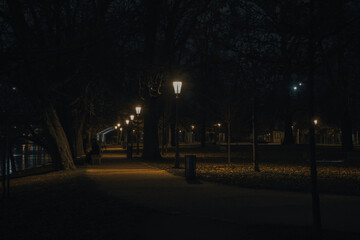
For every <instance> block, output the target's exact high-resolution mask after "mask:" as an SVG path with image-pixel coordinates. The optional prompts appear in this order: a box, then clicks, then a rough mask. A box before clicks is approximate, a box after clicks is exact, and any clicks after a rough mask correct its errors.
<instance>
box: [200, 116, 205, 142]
mask: <svg viewBox="0 0 360 240" xmlns="http://www.w3.org/2000/svg"><path fill="white" fill-rule="evenodd" d="M200 131H201V132H200V137H201V139H200V141H201V147H203V148H204V147H205V145H206V112H205V111H203V114H202V119H201V129H200Z"/></svg>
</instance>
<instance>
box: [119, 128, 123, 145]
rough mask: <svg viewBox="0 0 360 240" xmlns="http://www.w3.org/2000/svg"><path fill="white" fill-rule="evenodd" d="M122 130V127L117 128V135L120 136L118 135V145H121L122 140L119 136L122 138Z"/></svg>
mask: <svg viewBox="0 0 360 240" xmlns="http://www.w3.org/2000/svg"><path fill="white" fill-rule="evenodd" d="M122 130H123V128H122V127H120V128H119V132H120V133H119V135H120V137H119V139H120V141H119V145H120V146H121V145H122V141H121V138H122Z"/></svg>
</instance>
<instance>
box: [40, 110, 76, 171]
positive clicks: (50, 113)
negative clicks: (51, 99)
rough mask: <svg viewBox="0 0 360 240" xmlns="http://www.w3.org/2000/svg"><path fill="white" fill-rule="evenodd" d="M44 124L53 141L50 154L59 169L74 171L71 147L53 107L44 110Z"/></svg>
mask: <svg viewBox="0 0 360 240" xmlns="http://www.w3.org/2000/svg"><path fill="white" fill-rule="evenodd" d="M44 123H45V127H46V128H47V130H48V134H49V137H50V140H51V148H50V149H49V150H50V154H51V156H52V158H53V160H54V161H55V164H56V167H57V168H59V169H66V170H68V169H74V168H75V165H74V161H73V158H72V155H71V151H70V146H69V142H68V139H67V137H66V134H65V131H64V129H63V127H62V125H61V122H60V119H59V117H58V115H57V113H56V111H55V109H54V107H53V106H50V107H48V108H47V109H44Z"/></svg>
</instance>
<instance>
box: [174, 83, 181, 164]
mask: <svg viewBox="0 0 360 240" xmlns="http://www.w3.org/2000/svg"><path fill="white" fill-rule="evenodd" d="M173 86H174V92H175V96H176V99H175V166H174V168H179V165H180V161H179V126H178V124H179V123H178V117H179V113H178V101H179V100H178V99H179V95H180V93H181V86H182V82H181V81H174V82H173Z"/></svg>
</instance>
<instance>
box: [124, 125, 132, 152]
mask: <svg viewBox="0 0 360 240" xmlns="http://www.w3.org/2000/svg"><path fill="white" fill-rule="evenodd" d="M125 123H126V158H127V159H132V153H131V150H132V149H131V148H130V147H129V141H130V142H131V132H130V120H129V119H126V120H125Z"/></svg>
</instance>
